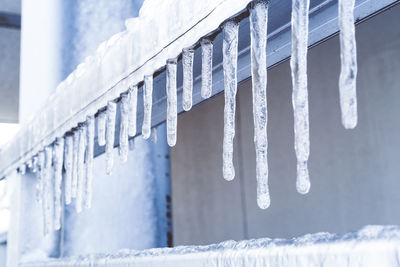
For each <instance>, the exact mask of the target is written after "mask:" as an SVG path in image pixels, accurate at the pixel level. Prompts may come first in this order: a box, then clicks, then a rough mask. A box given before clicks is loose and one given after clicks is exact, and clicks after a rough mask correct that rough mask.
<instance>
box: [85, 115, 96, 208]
mask: <svg viewBox="0 0 400 267" xmlns="http://www.w3.org/2000/svg"><path fill="white" fill-rule="evenodd" d="M86 127H87V130H86V138H87V139H86V154H85V156H86V158H85V161H86V164H85V166H86V183H85V185H84V188H85V189H84V195H83V202H84V207H85V208H86V209H89V208H90V207H91V206H92V182H93V157H94V155H93V153H94V131H95V130H94V129H95V127H94V116H93V115H92V116H88V117H87V119H86Z"/></svg>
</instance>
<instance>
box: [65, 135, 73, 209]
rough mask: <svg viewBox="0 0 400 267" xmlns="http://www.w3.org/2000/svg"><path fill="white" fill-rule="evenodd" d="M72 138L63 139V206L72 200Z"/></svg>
mask: <svg viewBox="0 0 400 267" xmlns="http://www.w3.org/2000/svg"><path fill="white" fill-rule="evenodd" d="M73 149H74V138H73V137H72V135H67V136H66V137H65V148H64V169H65V180H64V191H65V204H67V205H69V204H71V198H72V172H73V171H72V162H73V155H74V151H73Z"/></svg>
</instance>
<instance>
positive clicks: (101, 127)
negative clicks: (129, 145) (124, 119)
mask: <svg viewBox="0 0 400 267" xmlns="http://www.w3.org/2000/svg"><path fill="white" fill-rule="evenodd" d="M106 119H107V118H106V112H104V111H103V112H100V113H99V115H98V116H97V142H98V143H99V146H104V145H105V144H106Z"/></svg>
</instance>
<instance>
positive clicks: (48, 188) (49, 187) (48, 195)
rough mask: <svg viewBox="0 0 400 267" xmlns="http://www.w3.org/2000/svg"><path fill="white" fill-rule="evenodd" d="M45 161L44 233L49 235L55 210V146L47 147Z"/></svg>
mask: <svg viewBox="0 0 400 267" xmlns="http://www.w3.org/2000/svg"><path fill="white" fill-rule="evenodd" d="M45 155H46V159H45V163H44V183H43V203H42V204H43V213H44V215H43V218H44V235H46V236H47V235H48V234H49V233H50V232H51V230H52V229H53V221H52V219H53V214H52V212H53V210H52V205H51V204H52V203H54V202H53V189H54V187H53V184H52V180H53V179H52V178H53V177H52V176H53V170H52V169H53V168H52V163H53V147H52V146H47V147H46V148H45Z"/></svg>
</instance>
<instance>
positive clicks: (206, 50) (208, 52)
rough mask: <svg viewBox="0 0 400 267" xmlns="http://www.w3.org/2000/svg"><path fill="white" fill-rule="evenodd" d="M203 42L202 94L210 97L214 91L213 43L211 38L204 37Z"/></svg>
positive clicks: (201, 42) (204, 96)
mask: <svg viewBox="0 0 400 267" xmlns="http://www.w3.org/2000/svg"><path fill="white" fill-rule="evenodd" d="M200 44H201V96H202V97H203V98H205V99H206V98H209V97H210V96H211V93H212V58H213V43H212V41H211V40H210V39H207V38H203V39H201V41H200Z"/></svg>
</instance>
